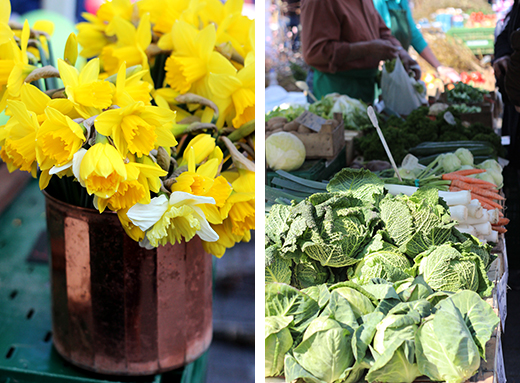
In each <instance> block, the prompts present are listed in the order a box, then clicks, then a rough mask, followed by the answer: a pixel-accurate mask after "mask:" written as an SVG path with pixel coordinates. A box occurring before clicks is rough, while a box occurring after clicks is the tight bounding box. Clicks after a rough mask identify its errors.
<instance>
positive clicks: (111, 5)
mask: <svg viewBox="0 0 520 383" xmlns="http://www.w3.org/2000/svg"><path fill="white" fill-rule="evenodd" d="M133 12H134V5H133V4H132V3H131V2H130V0H112V1H106V2H105V3H103V4H101V6H100V7H99V8H98V11H97V12H96V15H92V14H90V13H88V12H84V13H82V16H83V18H84V19H85V20H87V21H86V22H81V23H79V24H77V25H76V27H77V28H78V42H79V44H80V45H81V46H82V48H83V49H82V51H81V53H80V55H81V56H82V57H85V58H90V57H94V56H98V55H99V54H100V53H101V51H102V49H103V47H105V46H106V45H108V44H110V42H111V38H109V37H107V35H106V34H105V31H106V29H107V26H108V25H109V24H110V22H111V21H112V20H113V19H114V17H115V16H119V17H121V18H123V19H124V20H128V21H130V20H132V16H133Z"/></svg>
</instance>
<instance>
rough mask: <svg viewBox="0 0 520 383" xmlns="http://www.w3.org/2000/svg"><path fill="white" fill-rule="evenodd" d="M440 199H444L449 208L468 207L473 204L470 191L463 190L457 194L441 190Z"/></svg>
mask: <svg viewBox="0 0 520 383" xmlns="http://www.w3.org/2000/svg"><path fill="white" fill-rule="evenodd" d="M439 197H442V198H443V199H444V200H445V201H446V203H447V204H448V206H454V205H467V204H469V203H470V202H471V192H470V191H469V190H461V191H457V192H445V191H441V190H439Z"/></svg>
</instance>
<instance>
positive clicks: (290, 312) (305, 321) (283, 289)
mask: <svg viewBox="0 0 520 383" xmlns="http://www.w3.org/2000/svg"><path fill="white" fill-rule="evenodd" d="M319 309H320V308H319V306H318V302H316V301H315V300H314V299H312V298H311V297H309V296H308V295H306V294H304V293H302V292H301V291H299V290H297V289H295V288H294V287H291V286H289V285H286V284H283V283H268V284H266V285H265V316H266V317H269V316H283V317H288V316H293V318H294V323H293V324H292V325H291V326H290V329H291V330H292V331H295V332H298V333H302V332H303V331H305V329H306V328H307V326H308V325H309V323H311V322H312V320H313V319H314V318H316V317H317V316H318V312H319ZM292 331H291V332H292Z"/></svg>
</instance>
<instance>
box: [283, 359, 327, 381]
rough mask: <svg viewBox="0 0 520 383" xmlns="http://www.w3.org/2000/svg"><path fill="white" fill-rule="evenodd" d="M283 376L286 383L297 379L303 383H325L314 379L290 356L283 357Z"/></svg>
mask: <svg viewBox="0 0 520 383" xmlns="http://www.w3.org/2000/svg"><path fill="white" fill-rule="evenodd" d="M284 364H285V367H284V375H285V381H286V382H294V381H295V380H297V379H303V381H304V382H305V383H327V382H325V381H324V380H321V379H318V378H316V377H315V376H314V375H312V374H311V373H310V372H309V371H307V370H306V369H304V368H303V367H302V366H300V364H299V363H298V362H297V361H296V359H294V357H293V356H292V355H290V354H286V355H285V362H284Z"/></svg>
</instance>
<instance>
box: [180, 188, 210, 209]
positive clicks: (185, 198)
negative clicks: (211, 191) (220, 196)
mask: <svg viewBox="0 0 520 383" xmlns="http://www.w3.org/2000/svg"><path fill="white" fill-rule="evenodd" d="M190 200H191V201H190ZM192 201H193V202H192ZM180 202H185V203H188V204H190V205H199V204H201V203H210V204H212V205H214V204H215V200H214V199H213V197H202V196H200V195H193V194H190V193H186V192H182V191H174V192H173V193H172V194H171V195H170V205H174V206H175V205H177V204H178V203H180Z"/></svg>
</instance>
